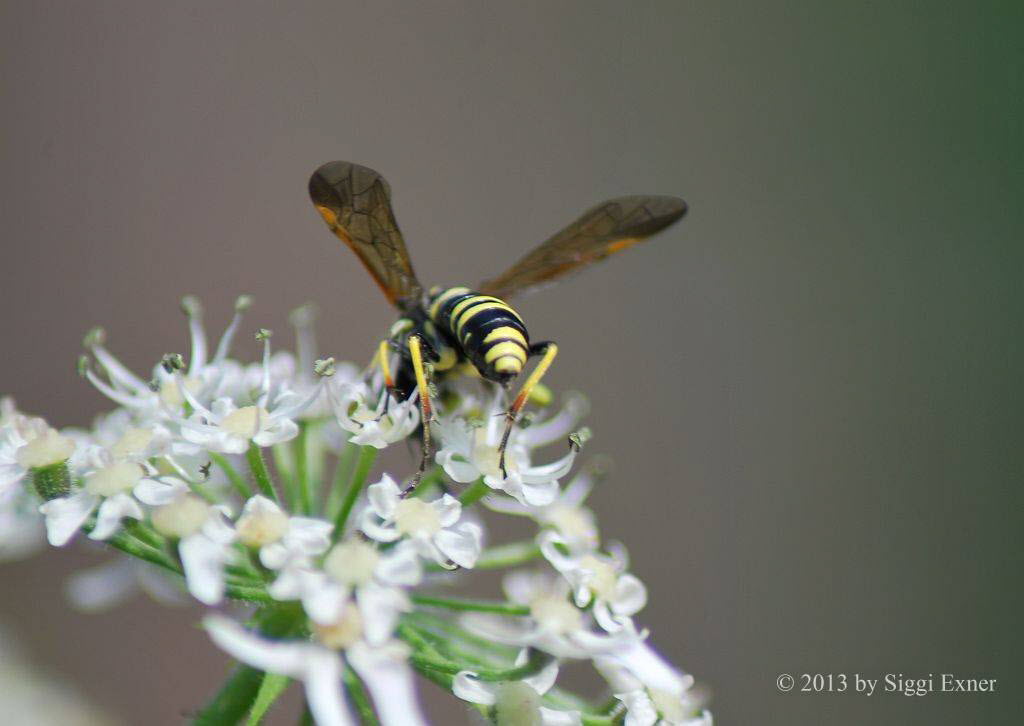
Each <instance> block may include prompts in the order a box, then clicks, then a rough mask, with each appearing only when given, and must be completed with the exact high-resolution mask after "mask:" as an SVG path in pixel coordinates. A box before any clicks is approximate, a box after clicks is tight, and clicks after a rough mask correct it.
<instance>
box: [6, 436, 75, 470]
mask: <svg viewBox="0 0 1024 726" xmlns="http://www.w3.org/2000/svg"><path fill="white" fill-rule="evenodd" d="M74 451H75V442H74V441H72V440H71V439H69V438H68V437H67V436H61V435H60V433H58V432H57V431H55V430H54V429H46V431H44V432H42V433H41V434H39V435H38V436H36V437H35V438H34V439H32V440H31V441H29V442H28V443H27V444H25V445H24V446H22V447H21V448H19V449H18V451H17V453H15V455H14V456H15V459H16V460H17V462H18V464H19V465H21V466H23V467H25V468H26V469H38V468H42V467H44V466H51V465H53V464H59V463H60V462H62V461H64V460H66V459H67V458H68V457H70V456H71V454H73V453H74Z"/></svg>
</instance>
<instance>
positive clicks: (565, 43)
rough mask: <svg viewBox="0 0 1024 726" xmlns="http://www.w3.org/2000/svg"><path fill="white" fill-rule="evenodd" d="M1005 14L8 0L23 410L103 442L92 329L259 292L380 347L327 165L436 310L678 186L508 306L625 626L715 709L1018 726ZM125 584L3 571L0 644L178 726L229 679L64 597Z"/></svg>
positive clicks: (361, 346) (10, 387)
mask: <svg viewBox="0 0 1024 726" xmlns="http://www.w3.org/2000/svg"><path fill="white" fill-rule="evenodd" d="M843 6H845V7H843ZM1022 29H1024V6H1022V5H1021V4H1020V3H980V4H974V3H960V4H946V3H913V4H911V3H906V4H899V6H898V7H891V6H889V5H888V4H881V3H846V4H842V6H841V5H839V4H823V3H809V2H804V3H774V4H771V6H770V7H769V6H758V5H756V4H752V3H733V2H714V3H679V2H662V3H639V4H627V3H598V2H560V3H516V4H514V5H507V6H502V5H499V4H496V3H494V4H481V3H472V2H466V3H450V2H442V3H431V4H422V5H419V4H415V5H414V4H411V3H405V4H402V3H382V2H374V3H346V2H333V3H307V2H295V3H288V4H285V3H257V2H250V3H217V4H205V3H197V4H181V3H152V2H124V3H115V2H107V1H102V2H91V3H70V2H38V3H19V2H6V3H3V4H2V5H0V56H2V64H0V67H2V69H3V72H2V77H0V84H2V99H3V108H4V114H3V117H2V120H0V125H2V133H0V154H2V156H0V175H2V178H0V200H2V201H0V204H2V209H3V219H4V233H3V239H4V242H3V250H4V254H3V265H2V268H0V310H2V311H3V312H2V313H0V339H2V340H3V342H4V345H3V356H2V357H0V381H2V384H0V389H2V390H3V391H5V392H8V393H10V394H13V395H14V396H15V397H16V398H17V400H18V402H19V404H20V405H21V406H22V408H24V409H26V410H29V411H32V412H37V413H41V414H44V415H46V416H48V417H49V418H50V420H51V421H53V422H55V423H58V424H83V423H86V422H88V421H89V420H90V418H91V417H92V415H93V414H95V413H96V412H98V411H100V410H102V409H104V408H106V403H105V401H104V400H103V399H102V398H101V397H100V396H99V395H98V394H96V393H95V392H93V391H92V390H91V389H90V388H89V386H88V385H87V384H86V383H85V382H84V381H81V380H79V379H78V378H77V377H76V376H75V374H74V361H75V358H76V356H77V354H78V352H79V349H80V339H81V335H82V333H83V332H84V331H85V330H86V329H87V328H89V327H90V326H92V325H95V324H98V323H102V324H103V325H104V326H106V328H107V330H108V332H109V338H110V347H111V348H112V349H113V350H115V351H116V352H117V353H118V354H119V355H121V356H122V357H123V359H124V360H126V361H127V362H129V363H130V364H132V366H133V367H134V368H135V369H136V370H143V369H148V368H149V366H151V365H152V363H153V362H154V361H155V360H156V359H157V358H158V357H159V356H160V355H161V354H162V353H164V352H167V351H169V350H181V349H183V347H184V345H185V335H184V328H185V326H184V323H183V320H182V318H181V316H180V314H179V313H178V312H177V300H178V298H179V297H180V296H181V294H183V293H185V292H194V293H196V294H198V295H199V296H201V297H202V299H203V300H204V301H205V303H206V307H207V310H208V316H207V319H208V321H209V322H210V323H211V324H212V326H213V327H214V328H215V329H216V328H218V326H219V325H220V324H221V323H222V322H225V321H226V319H227V317H228V315H229V311H230V306H231V301H232V300H233V299H234V297H235V296H236V295H237V294H239V293H242V292H249V293H252V294H253V295H254V296H255V298H256V301H257V305H256V307H255V309H254V311H253V314H252V315H251V316H250V318H249V320H250V323H251V324H252V326H253V327H255V326H258V325H262V326H266V327H270V328H276V329H279V330H280V331H282V332H283V331H284V329H285V328H286V324H285V315H286V313H287V310H288V309H289V308H291V307H293V306H295V305H297V304H299V303H302V302H304V301H306V300H314V301H316V302H317V303H318V304H319V306H320V309H321V318H320V320H321V324H320V331H321V343H322V347H324V348H325V349H326V350H327V351H328V352H331V353H334V354H337V355H340V356H341V357H344V358H349V359H356V360H360V361H361V360H364V359H365V358H366V357H368V355H369V354H370V352H371V346H372V345H373V344H374V342H375V341H376V340H377V339H378V338H379V336H380V335H381V333H382V331H383V330H384V329H385V327H386V326H387V325H388V324H389V323H390V322H391V320H392V315H393V314H392V312H391V311H390V310H389V309H388V307H387V305H386V303H385V302H384V301H383V299H382V298H381V296H380V295H379V293H378V292H377V290H376V289H375V288H374V286H373V284H372V282H371V281H370V280H369V279H368V277H367V276H366V275H365V273H364V272H363V270H362V269H361V267H360V266H358V265H357V263H356V262H355V260H354V259H353V257H352V256H351V255H350V253H349V252H347V251H346V250H343V249H341V248H340V245H339V244H338V243H337V241H336V240H334V239H333V238H332V237H330V236H329V235H328V234H327V233H326V232H325V230H324V229H323V225H322V223H321V221H320V220H319V219H318V218H317V216H316V214H315V213H314V211H313V210H312V209H311V207H310V205H309V203H308V200H307V199H306V196H305V183H306V179H307V177H308V175H309V173H310V172H311V171H312V169H314V168H315V167H316V166H317V165H319V164H320V163H322V162H324V161H327V160H330V159H349V160H353V161H357V162H360V163H363V164H367V165H369V166H372V167H374V168H376V169H379V170H380V171H381V172H383V173H384V174H385V175H386V176H387V178H388V179H389V180H390V182H391V184H392V187H393V189H394V194H395V201H396V211H397V215H398V218H399V222H400V224H401V225H402V227H403V230H404V232H405V235H406V238H407V240H408V242H409V245H410V249H411V251H412V254H413V257H414V260H415V263H416V266H417V270H418V272H419V274H420V276H421V277H422V278H423V280H424V281H426V282H428V283H432V282H437V283H452V284H454V283H464V282H469V283H472V282H474V281H476V280H479V279H482V278H484V277H487V276H489V275H492V274H493V273H495V272H496V271H498V270H499V269H500V268H502V267H503V266H505V265H506V264H508V263H510V262H511V261H513V260H514V259H516V258H517V257H518V256H519V255H520V254H521V253H522V252H524V251H525V250H526V249H528V248H529V247H530V246H531V245H533V244H535V243H536V242H538V241H539V240H541V239H543V238H544V237H545V236H547V235H548V234H549V233H550V232H552V231H554V230H555V229H557V228H559V227H560V226H561V225H562V224H564V223H565V222H567V221H569V220H570V219H571V218H573V217H574V216H575V215H576V214H578V213H579V212H580V211H582V210H583V209H584V208H586V207H587V206H589V205H590V204H592V203H594V202H596V201H598V200H600V199H603V198H606V197H610V196H615V195H619V194H628V193H663V194H676V195H680V196H683V197H684V198H686V199H687V201H688V202H689V203H690V206H691V212H690V215H689V216H688V217H687V219H686V220H685V221H684V223H683V224H682V225H681V226H679V227H677V228H675V229H674V230H673V231H671V232H670V233H667V234H666V235H664V236H663V237H661V238H659V239H657V240H656V241H654V242H652V243H651V244H649V245H646V246H644V247H642V248H639V249H636V250H633V251H631V252H629V253H628V254H625V255H623V256H621V257H620V258H617V259H615V260H613V261H611V262H609V263H607V264H605V265H602V266H600V267H598V268H595V269H593V270H590V271H588V272H587V273H586V274H584V275H581V276H580V277H578V278H575V279H573V280H571V281H568V282H566V283H564V284H563V285H559V286H557V287H554V288H551V289H549V290H546V291H544V292H541V293H539V294H537V295H535V296H532V297H529V298H527V299H525V300H523V301H522V303H521V305H520V306H519V307H520V310H521V311H522V312H523V314H524V315H525V317H526V320H527V321H528V322H529V324H530V329H531V332H532V333H533V335H534V337H536V338H538V339H546V338H554V339H557V340H558V341H559V343H560V344H561V348H562V354H561V355H560V356H559V359H558V361H557V363H556V365H555V367H554V368H553V371H552V373H551V374H550V376H551V378H550V380H551V382H552V384H553V385H554V386H555V387H556V389H564V388H578V389H580V390H583V391H586V392H588V393H589V395H590V397H591V399H592V401H593V411H592V415H591V417H590V420H589V423H590V425H591V427H592V428H593V429H594V430H595V432H596V436H595V438H594V440H593V441H592V443H591V444H590V451H593V452H597V451H600V452H604V453H606V454H608V455H610V456H611V457H613V458H614V460H615V474H614V476H613V477H612V478H610V479H609V480H608V481H607V482H606V483H605V485H604V486H602V488H601V489H599V490H598V491H597V492H596V493H595V495H594V497H593V499H592V504H593V506H594V507H595V509H596V510H597V511H598V514H599V517H600V519H601V522H602V525H603V533H604V534H605V536H606V537H610V538H616V539H621V540H623V541H625V542H626V543H627V544H628V546H629V548H630V551H631V554H632V556H633V560H634V565H633V569H634V571H635V572H636V573H637V574H638V575H639V576H640V577H641V578H642V579H643V580H644V581H645V582H646V583H647V585H648V587H649V589H650V594H651V602H650V604H649V606H648V608H647V609H646V610H645V611H644V613H643V616H642V622H643V623H644V624H645V625H647V626H649V627H651V628H652V630H653V632H654V638H655V641H656V642H657V643H659V644H660V646H661V647H662V649H663V650H665V652H666V653H667V654H668V655H669V656H670V657H671V658H672V659H673V660H674V661H675V662H676V663H678V664H679V665H680V666H681V667H683V668H685V669H686V670H688V671H690V672H693V673H694V674H695V676H696V677H697V679H698V680H699V681H700V682H701V683H702V684H704V685H705V686H706V687H707V688H708V689H709V690H710V691H711V693H712V698H713V700H712V703H711V707H712V709H713V711H714V713H715V715H716V721H717V722H718V723H720V724H776V723H778V724H781V723H796V724H824V723H827V724H863V723H885V724H947V723H948V724H961V723H1019V718H1020V713H1022V712H1024V711H1022V708H1024V703H1022V702H1021V698H1020V690H1021V689H1020V686H1021V677H1022V675H1024V668H1022V667H1021V665H1020V655H1019V652H1020V646H1021V645H1022V643H1021V637H1020V635H1021V626H1020V622H1019V618H1020V614H1021V612H1022V604H1024V603H1022V597H1021V594H1022V592H1021V574H1022V567H1021V564H1022V558H1021V553H1022V545H1024V541H1022V539H1024V537H1022V534H1024V527H1022V513H1024V501H1022V496H1021V493H1020V488H1021V482H1022V473H1024V466H1022V457H1021V452H1020V442H1021V430H1022V426H1021V424H1022V415H1021V410H1022V403H1024V401H1022V396H1021V388H1022V387H1021V385H1020V374H1021V370H1022V364H1024V356H1022V352H1024V351H1022V344H1021V322H1022V313H1024V309H1022V307H1024V306H1022V296H1021V294H1020V290H1019V288H1020V286H1021V278H1022V274H1021V273H1022V267H1024V265H1022V263H1024V252H1022V249H1021V248H1022V232H1024V212H1022V204H1021V198H1022V192H1024V184H1022V181H1024V178H1022V177H1024V174H1022V168H1024V142H1022V119H1024V102H1022V98H1024V82H1022V73H1024V44H1022V42H1021V39H1022V36H1021V31H1022ZM240 352H241V353H243V354H245V355H251V356H255V355H256V354H257V349H256V345H255V343H252V344H250V345H249V346H245V345H243V346H241V351H240ZM102 559H104V556H102V555H98V554H96V553H95V552H94V551H91V550H88V549H87V548H83V547H80V546H78V547H74V548H73V551H72V552H68V551H59V552H53V551H51V552H47V553H45V554H43V555H41V556H37V557H35V558H34V559H31V560H26V561H22V562H17V563H9V564H4V565H0V578H2V580H0V581H2V583H3V585H2V593H3V594H2V595H0V620H3V621H5V622H6V623H7V624H8V626H10V627H11V628H13V629H14V630H15V631H16V632H17V633H18V634H19V637H20V639H21V640H22V642H23V644H25V645H26V647H27V650H28V651H29V653H30V654H31V657H32V658H33V659H34V660H35V662H36V663H38V664H40V665H41V666H42V667H44V668H45V669H47V670H48V671H49V672H50V673H52V674H56V675H58V676H63V677H67V678H69V679H71V680H73V681H74V682H75V683H76V684H77V685H78V687H79V689H80V691H81V692H83V693H84V694H85V695H86V696H87V697H89V698H90V699H91V700H93V701H94V702H95V703H97V704H98V705H100V706H101V707H102V708H104V709H105V710H107V711H108V712H109V713H111V714H113V715H114V716H115V717H116V718H118V719H120V720H122V721H123V722H125V723H131V724H141V723H146V724H165V723H166V724H173V723H178V722H180V720H181V715H180V714H181V713H182V712H183V711H185V710H187V709H189V708H191V707H194V706H195V705H197V704H198V703H200V702H201V701H202V700H203V698H205V696H206V695H207V694H208V693H209V692H211V691H212V690H213V688H215V684H216V681H217V680H218V679H219V677H220V675H221V674H222V672H223V668H224V664H225V662H226V661H225V658H223V657H222V655H221V654H220V653H218V652H217V651H215V650H214V648H213V647H212V646H211V645H209V644H208V642H207V640H206V638H205V636H204V635H203V634H202V633H201V632H199V631H198V630H197V629H195V628H193V627H191V626H192V624H193V623H195V621H196V619H197V615H198V611H195V610H183V611H180V610H179V611H174V610H171V611H168V610H166V609H164V608H161V607H160V606H157V605H154V604H152V603H149V602H145V601H142V600H138V601H136V602H135V603H133V604H132V605H131V606H128V607H123V608H121V609H118V610H116V611H112V612H110V613H106V614H102V615H82V614H76V613H73V612H71V611H70V610H69V608H68V606H67V605H66V603H65V602H64V601H63V599H62V594H61V593H62V587H63V581H64V579H65V577H66V576H67V574H68V573H69V572H71V571H72V570H73V569H75V568H76V567H79V566H81V565H82V564H83V563H86V562H88V563H94V562H98V561H101V560H102ZM783 672H788V673H792V674H800V673H807V672H809V673H839V672H843V673H847V674H852V673H855V672H859V673H861V674H865V675H869V676H871V677H880V676H882V675H884V674H885V673H904V674H906V675H908V676H914V677H922V676H927V674H929V673H941V672H953V673H956V674H958V676H959V677H967V676H971V677H987V678H997V679H998V685H997V693H996V694H994V695H993V694H979V695H963V694H957V695H941V694H933V695H930V696H926V697H922V698H908V697H904V696H900V695H896V694H876V695H874V696H873V697H871V698H866V697H864V696H858V695H855V694H852V693H845V694H842V695H834V694H833V695H827V694H825V695H813V694H799V693H789V694H780V693H778V691H777V690H776V687H775V680H776V677H777V676H778V674H780V673H783ZM423 692H424V694H426V695H427V696H428V697H429V698H430V699H431V700H432V701H436V700H438V699H437V694H436V693H435V692H434V691H433V690H432V688H431V687H430V686H428V685H425V686H424V690H423ZM435 713H437V714H440V715H439V716H438V719H439V721H438V722H439V723H463V722H467V721H466V720H467V718H468V717H467V716H465V715H463V714H464V711H463V710H461V709H459V708H457V707H456V708H454V709H453V708H452V707H450V706H448V707H447V708H446V710H445V709H442V710H437V709H436V708H435ZM279 718H280V721H279V722H280V723H291V717H288V718H284V717H283V716H282V715H281V714H279Z"/></svg>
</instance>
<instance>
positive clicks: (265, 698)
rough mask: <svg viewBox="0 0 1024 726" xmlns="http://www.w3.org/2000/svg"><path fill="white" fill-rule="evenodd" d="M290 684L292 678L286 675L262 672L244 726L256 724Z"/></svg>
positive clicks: (255, 725) (254, 725)
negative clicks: (258, 686)
mask: <svg viewBox="0 0 1024 726" xmlns="http://www.w3.org/2000/svg"><path fill="white" fill-rule="evenodd" d="M291 684H292V679H291V678H289V677H288V676H282V675H281V674H279V673H266V674H264V675H263V680H262V682H261V683H260V688H259V691H257V692H256V698H255V699H254V700H253V703H252V708H251V709H250V710H249V719H248V720H247V721H246V726H258V725H259V723H260V722H261V721H262V720H263V717H264V716H266V715H267V711H269V710H270V707H271V706H273V705H274V703H275V702H276V701H277V699H278V698H280V697H281V695H282V694H283V693H284V692H285V691H286V690H288V686H290V685H291Z"/></svg>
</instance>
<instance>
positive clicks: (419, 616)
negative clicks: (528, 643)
mask: <svg viewBox="0 0 1024 726" xmlns="http://www.w3.org/2000/svg"><path fill="white" fill-rule="evenodd" d="M402 621H403V622H404V623H406V624H407V625H411V626H413V627H414V628H416V629H417V630H418V631H420V632H421V633H422V632H423V631H425V630H431V631H433V632H435V633H443V634H444V635H447V636H450V637H452V638H457V639H458V640H459V641H461V642H462V643H464V644H465V645H468V646H471V647H473V648H476V649H477V650H479V651H483V653H495V654H497V656H498V657H499V658H502V659H504V660H511V659H512V658H515V656H516V653H518V652H519V649H518V648H515V647H513V646H510V645H502V644H500V643H495V642H494V641H492V640H489V639H487V638H484V637H482V636H479V635H475V634H474V633H470V632H469V631H468V630H465V629H464V628H462V627H460V626H459V625H457V624H455V623H453V622H451V621H450V620H446V619H445V618H442V617H438V616H437V615H434V614H433V613H427V612H424V611H422V610H415V611H413V612H411V613H407V614H405V615H403V616H402Z"/></svg>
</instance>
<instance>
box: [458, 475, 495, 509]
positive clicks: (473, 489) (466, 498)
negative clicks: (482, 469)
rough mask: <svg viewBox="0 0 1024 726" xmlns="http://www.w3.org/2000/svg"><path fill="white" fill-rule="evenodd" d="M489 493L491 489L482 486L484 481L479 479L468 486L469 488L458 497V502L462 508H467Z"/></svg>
mask: <svg viewBox="0 0 1024 726" xmlns="http://www.w3.org/2000/svg"><path fill="white" fill-rule="evenodd" d="M490 491H491V488H490V487H489V486H487V485H486V484H484V480H483V478H482V477H481V478H480V479H477V480H476V481H475V482H473V483H472V484H470V485H469V488H468V489H466V491H464V492H462V494H460V495H459V501H460V502H461V503H462V506H464V507H469V506H471V505H473V504H476V503H477V502H478V501H480V500H481V499H483V498H484V497H485V496H486V495H487V494H488V493H489V492H490Z"/></svg>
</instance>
